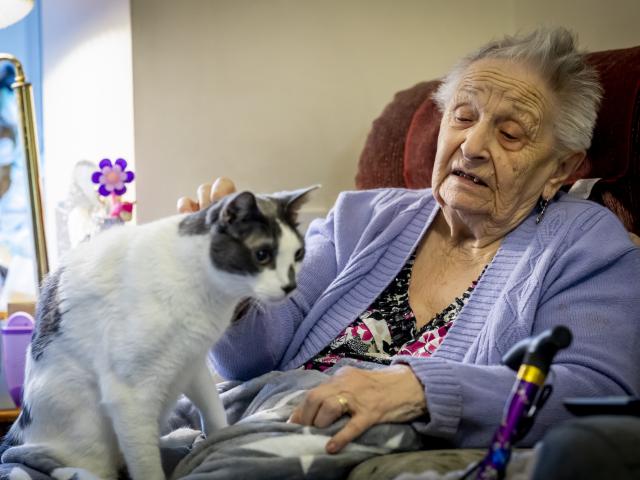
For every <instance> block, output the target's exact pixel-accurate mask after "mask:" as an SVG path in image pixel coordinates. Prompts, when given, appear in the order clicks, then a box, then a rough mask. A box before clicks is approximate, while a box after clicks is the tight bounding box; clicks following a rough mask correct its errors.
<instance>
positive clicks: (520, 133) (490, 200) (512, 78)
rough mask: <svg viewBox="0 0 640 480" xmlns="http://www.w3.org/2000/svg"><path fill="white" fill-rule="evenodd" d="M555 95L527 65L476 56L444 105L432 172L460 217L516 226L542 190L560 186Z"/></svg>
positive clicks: (437, 191) (445, 202)
mask: <svg viewBox="0 0 640 480" xmlns="http://www.w3.org/2000/svg"><path fill="white" fill-rule="evenodd" d="M553 147H554V136H553V96H552V94H551V92H550V91H549V89H548V87H547V86H546V85H545V83H544V82H543V81H542V80H541V79H540V78H538V77H537V76H536V75H535V73H534V72H532V71H531V70H530V69H529V68H527V67H526V66H523V65H519V64H514V63H510V62H506V61H504V60H495V59H491V60H481V61H477V62H475V63H473V64H471V66H470V67H469V68H468V69H467V70H466V71H465V73H464V74H463V75H462V76H461V80H460V83H459V85H458V87H457V90H456V92H455V94H454V96H453V98H452V100H451V102H450V103H449V105H447V106H446V110H445V112H444V115H443V118H442V122H441V125H440V134H439V137H438V150H437V152H436V159H435V165H434V171H433V177H432V188H433V192H434V195H435V197H436V199H437V201H438V203H440V205H442V206H443V208H451V209H453V210H454V211H456V212H457V213H458V214H460V215H474V216H477V215H480V218H483V219H488V220H489V221H490V222H491V223H493V224H497V226H507V227H508V226H512V227H513V226H515V225H517V224H518V223H520V221H521V220H522V219H524V218H525V217H526V216H527V215H528V214H529V212H530V211H531V209H532V208H533V207H534V206H535V204H536V203H537V200H538V198H539V197H540V195H543V196H544V197H545V198H549V197H551V196H553V195H554V194H555V193H556V191H557V189H558V188H559V187H560V186H561V184H562V180H560V181H559V183H558V179H557V178H556V177H557V174H558V158H559V155H558V154H557V153H555V152H554V148H553Z"/></svg>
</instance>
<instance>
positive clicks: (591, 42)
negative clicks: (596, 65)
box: [514, 0, 640, 51]
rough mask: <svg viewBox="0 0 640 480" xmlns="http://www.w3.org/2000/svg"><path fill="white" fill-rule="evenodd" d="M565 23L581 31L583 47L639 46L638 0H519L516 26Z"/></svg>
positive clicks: (515, 17) (516, 9)
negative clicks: (604, 0) (533, 0)
mask: <svg viewBox="0 0 640 480" xmlns="http://www.w3.org/2000/svg"><path fill="white" fill-rule="evenodd" d="M539 24H546V25H562V26H565V27H567V28H570V29H572V30H573V31H575V32H576V33H577V34H578V39H579V41H580V45H581V46H582V48H584V49H586V50H591V51H594V50H608V49H614V48H624V47H635V46H637V45H640V2H638V1H637V0H607V1H606V2H603V1H602V0H561V1H558V0H537V1H535V2H532V1H530V0H516V2H515V9H514V26H515V29H516V30H530V29H531V28H533V27H535V26H536V25H539Z"/></svg>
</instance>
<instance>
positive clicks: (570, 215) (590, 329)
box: [212, 189, 640, 447]
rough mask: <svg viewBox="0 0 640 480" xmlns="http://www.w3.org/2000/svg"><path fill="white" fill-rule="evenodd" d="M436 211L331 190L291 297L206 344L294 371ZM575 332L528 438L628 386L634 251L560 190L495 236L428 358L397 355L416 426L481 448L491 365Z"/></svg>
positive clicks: (405, 200) (230, 373)
mask: <svg viewBox="0 0 640 480" xmlns="http://www.w3.org/2000/svg"><path fill="white" fill-rule="evenodd" d="M437 212H438V205H437V203H436V202H435V200H434V198H433V196H432V193H431V190H429V189H427V190H405V189H379V190H365V191H358V192H345V193H343V194H341V195H340V196H339V198H338V200H337V202H336V205H335V207H334V208H333V210H332V211H331V212H330V213H329V215H328V216H327V218H326V219H325V220H322V221H319V220H318V221H315V222H314V223H312V225H311V226H310V227H309V230H308V233H307V237H306V242H307V254H306V257H305V260H304V262H303V265H302V269H301V272H300V275H299V285H298V289H297V290H296V291H295V292H294V293H293V294H292V295H291V297H290V298H289V299H288V300H286V301H284V302H282V303H280V304H277V305H274V306H271V307H268V308H266V309H264V310H257V309H254V310H251V311H249V312H248V313H247V314H246V315H245V316H244V317H243V318H241V319H240V320H239V321H237V322H235V323H234V324H233V325H232V326H231V327H230V328H229V329H228V331H227V333H226V334H225V336H224V337H223V338H222V339H221V340H220V342H219V343H218V344H217V345H216V347H215V348H214V349H213V351H212V360H213V363H214V365H215V367H216V369H217V370H218V371H219V373H220V374H222V375H223V376H225V377H226V378H236V379H248V378H251V377H254V376H257V375H260V374H262V373H265V372H268V371H270V370H274V369H279V370H287V369H292V368H296V367H299V366H300V365H302V364H303V363H304V362H305V361H306V360H308V359H309V358H311V357H312V356H313V355H315V354H316V353H317V352H319V351H320V350H322V349H323V348H324V347H325V346H326V345H328V344H329V343H330V342H331V340H333V339H334V338H335V337H336V336H337V334H338V333H339V332H340V331H342V329H344V328H345V327H346V326H347V325H349V324H350V323H351V322H352V321H353V320H354V319H355V318H356V317H357V316H358V315H359V314H360V313H361V312H362V311H363V310H364V309H365V308H366V307H368V306H369V305H370V304H371V302H372V301H373V300H374V299H375V298H376V297H377V296H378V295H379V294H380V293H381V292H382V291H383V290H384V288H385V287H386V286H387V285H388V283H389V282H390V281H391V280H392V279H393V278H394V277H395V276H396V275H397V273H398V272H399V271H400V269H401V268H402V266H403V265H404V264H405V262H406V261H407V259H408V257H409V255H410V254H411V252H412V251H413V250H414V249H415V248H416V246H417V244H418V242H419V241H420V239H421V237H422V236H423V234H424V232H425V231H426V230H427V229H428V228H429V226H430V224H431V222H432V220H433V218H434V217H435V215H436V213H437ZM557 324H564V325H566V326H568V327H569V328H571V330H572V332H573V335H574V341H573V344H572V346H571V347H570V348H569V349H567V350H565V351H562V352H561V353H560V354H559V355H558V356H557V357H556V361H555V363H554V367H553V369H552V372H553V374H552V378H553V379H554V380H553V381H554V388H555V390H554V394H553V395H552V397H551V399H550V400H549V402H548V403H547V405H546V406H545V408H544V409H543V411H542V412H541V414H540V416H539V417H538V420H537V422H536V424H535V426H534V428H533V429H532V431H531V432H530V433H529V434H528V435H527V437H526V438H525V440H524V442H522V444H523V445H527V444H529V445H530V444H533V443H534V442H535V441H536V440H537V439H539V438H540V437H541V436H542V434H543V433H544V431H545V429H546V428H547V427H548V426H549V425H551V424H554V423H556V422H558V421H560V420H562V419H564V418H567V417H568V414H567V413H566V412H565V410H564V408H563V407H562V403H561V400H562V398H564V397H569V396H600V395H624V394H637V393H638V392H639V391H640V374H639V373H638V370H637V368H638V365H640V348H638V347H637V345H638V343H639V342H640V249H638V248H637V247H635V246H634V245H633V244H632V243H631V241H630V240H629V238H628V235H627V232H626V231H625V229H624V228H623V226H622V224H621V223H620V222H619V221H618V219H617V218H616V217H615V216H614V215H613V214H612V213H611V212H610V211H609V210H607V209H605V208H603V207H601V206H599V205H597V204H595V203H592V202H589V201H584V200H579V199H576V198H573V197H570V196H568V195H561V196H560V197H559V198H558V199H557V201H555V202H553V203H551V204H550V205H549V207H548V209H547V212H546V214H545V217H544V220H543V221H542V222H541V223H540V224H538V225H536V224H535V212H532V213H531V215H530V216H529V217H528V218H526V219H525V220H524V221H523V222H522V223H521V224H520V225H519V226H518V227H517V228H516V229H514V230H513V231H511V232H510V233H509V234H508V235H507V236H506V237H505V238H504V240H503V242H502V244H501V246H500V248H499V250H498V252H497V254H496V255H495V257H494V259H493V261H492V262H491V263H490V265H489V266H488V268H487V270H486V272H485V273H484V275H483V276H482V278H481V280H480V282H479V283H478V285H477V287H476V289H475V290H474V292H473V294H472V296H471V298H470V299H469V302H468V304H467V305H466V306H465V308H464V309H463V310H462V311H461V312H460V314H459V316H458V318H457V319H456V321H455V323H454V325H453V327H452V328H451V330H450V331H449V333H448V334H447V336H446V337H445V340H444V342H443V343H442V345H441V346H440V348H439V349H438V350H437V351H436V352H435V354H434V355H433V356H432V357H429V358H419V357H415V358H414V357H397V358H396V360H395V361H396V362H403V363H407V364H409V365H410V366H411V368H412V369H413V371H414V373H415V374H416V375H417V377H418V378H419V379H420V381H421V382H422V384H423V385H424V389H425V396H426V399H427V405H428V408H429V414H430V418H429V420H428V421H427V422H416V423H415V426H416V427H417V428H418V429H419V430H420V431H421V432H423V433H424V434H427V435H431V436H435V437H441V438H444V439H448V440H450V441H451V442H453V444H454V445H457V446H462V447H486V445H487V444H488V442H489V441H490V438H491V434H492V433H493V431H494V429H495V428H496V426H497V425H498V423H499V421H500V417H501V415H502V411H503V407H504V403H505V400H506V398H507V396H508V395H509V392H510V390H511V387H512V385H513V383H514V380H515V374H514V372H512V371H511V370H509V369H508V368H507V367H505V366H502V365H500V359H501V357H502V355H503V354H504V353H505V352H506V351H507V350H508V349H509V348H510V347H511V346H512V345H514V344H515V343H516V342H518V341H519V340H521V339H523V338H525V337H528V336H530V335H532V334H537V333H539V332H541V331H543V330H545V329H547V328H549V327H551V326H553V325H557Z"/></svg>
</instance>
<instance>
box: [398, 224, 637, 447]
mask: <svg viewBox="0 0 640 480" xmlns="http://www.w3.org/2000/svg"><path fill="white" fill-rule="evenodd" d="M609 217H610V216H608V215H607V216H606V217H605V218H604V219H601V221H599V222H598V223H599V225H598V226H597V228H596V229H597V230H598V232H596V234H599V235H600V238H601V241H600V242H597V252H596V251H594V242H593V237H592V238H591V240H587V239H588V237H589V235H588V233H590V232H584V231H581V232H576V235H575V236H574V237H573V238H569V239H567V240H568V241H567V242H566V245H568V247H567V248H566V249H565V250H564V251H563V252H562V253H560V254H559V256H558V258H556V259H555V261H554V262H553V265H552V266H551V267H550V268H549V270H548V272H547V275H546V277H545V280H544V283H543V286H542V290H541V292H542V293H541V295H540V297H539V300H538V306H537V308H536V309H535V314H534V319H533V327H532V331H531V335H537V334H539V333H541V332H543V331H544V330H546V329H548V328H551V327H553V326H555V325H560V324H562V325H566V326H567V327H569V328H570V329H571V331H572V334H573V342H572V344H571V346H570V347H569V348H567V349H566V350H562V351H561V352H559V353H558V355H557V356H556V358H555V360H554V363H553V367H552V369H551V374H550V376H549V377H548V380H551V381H552V384H553V388H554V391H553V394H552V395H551V397H550V399H549V401H548V402H547V404H546V405H545V406H544V408H543V409H542V410H541V411H540V413H539V415H538V417H537V419H536V422H535V424H534V427H533V428H532V430H531V431H530V432H529V434H528V435H527V436H526V437H525V438H524V439H523V441H521V443H520V445H522V446H526V445H532V444H533V443H535V442H536V441H537V440H539V439H540V438H541V437H542V435H543V434H544V432H545V430H546V429H547V428H548V427H549V426H551V425H553V424H555V423H557V422H559V421H562V420H564V419H567V418H569V417H570V414H569V413H568V412H567V411H566V410H565V408H564V407H563V405H562V400H563V399H564V398H566V397H573V396H591V397H592V396H607V395H634V394H635V395H637V394H638V393H639V392H640V376H639V375H638V373H637V365H638V364H640V349H638V348H637V347H636V345H637V344H638V341H639V340H640V278H639V277H640V249H638V248H637V247H633V246H632V245H631V243H630V242H629V241H628V239H627V236H626V232H624V231H623V229H622V228H621V226H620V225H618V223H619V222H617V221H614V220H612V219H611V218H609ZM487 321H488V322H489V321H491V319H487ZM445 341H446V340H445ZM470 362H471V361H470ZM394 363H406V364H409V366H410V367H411V368H412V369H413V371H414V373H415V374H416V376H417V377H418V378H419V379H420V381H421V382H422V384H423V386H424V389H425V396H426V399H427V406H428V409H429V414H430V419H429V421H428V423H421V424H416V427H417V428H418V429H419V430H420V431H421V432H423V433H425V434H427V435H433V436H436V437H442V438H447V439H449V440H452V441H453V442H454V443H455V444H456V445H459V446H462V447H486V446H487V445H489V442H490V441H491V437H492V435H493V433H494V431H495V429H496V427H497V426H498V424H499V422H500V420H501V417H502V414H503V411H504V405H505V402H506V400H507V398H508V397H509V394H510V392H511V389H512V387H513V385H514V383H515V380H516V376H515V373H514V372H513V371H511V370H510V369H508V368H507V367H505V366H502V365H480V364H474V363H467V362H462V363H459V362H453V361H449V360H446V359H442V358H438V357H437V356H436V357H431V358H412V357H399V358H397V359H396V360H395V361H394Z"/></svg>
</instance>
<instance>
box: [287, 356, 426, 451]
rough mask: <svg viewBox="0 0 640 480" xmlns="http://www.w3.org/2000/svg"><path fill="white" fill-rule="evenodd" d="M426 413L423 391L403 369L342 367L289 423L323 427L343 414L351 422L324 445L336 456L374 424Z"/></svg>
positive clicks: (319, 387) (416, 381)
mask: <svg viewBox="0 0 640 480" xmlns="http://www.w3.org/2000/svg"><path fill="white" fill-rule="evenodd" d="M426 412H427V401H426V398H425V395H424V387H423V386H422V384H421V383H420V381H419V380H418V378H417V377H416V376H415V374H414V373H413V371H412V370H411V368H410V367H408V366H407V365H393V366H391V367H387V368H384V369H382V370H361V369H358V368H353V367H343V368H341V369H340V370H338V371H337V372H336V374H335V375H334V376H333V377H331V379H329V380H328V381H327V382H326V383H324V384H322V385H319V386H317V387H316V388H314V389H312V390H310V391H309V392H308V393H307V396H306V397H305V399H304V400H303V401H302V403H300V404H299V405H298V406H297V407H296V409H295V410H294V411H293V413H292V414H291V417H290V418H289V421H290V422H293V423H300V424H302V425H313V426H316V427H319V428H323V427H327V426H329V425H331V424H332V423H334V422H335V421H336V420H338V419H339V418H340V417H342V416H343V415H345V414H349V415H350V416H351V419H350V420H349V421H348V422H347V423H346V424H345V426H344V427H343V428H342V430H340V431H339V432H338V433H336V434H335V435H334V436H333V438H331V440H329V442H328V443H327V446H326V450H327V452H328V453H337V452H339V451H340V450H342V448H343V447H344V446H345V445H346V444H347V443H349V442H350V441H351V440H353V439H355V438H357V437H359V436H360V435H361V434H362V433H364V432H365V431H366V430H367V429H369V427H371V426H373V425H375V424H377V423H389V422H391V423H400V422H406V421H408V420H412V419H414V418H416V417H419V416H420V415H423V414H425V413H426Z"/></svg>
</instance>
